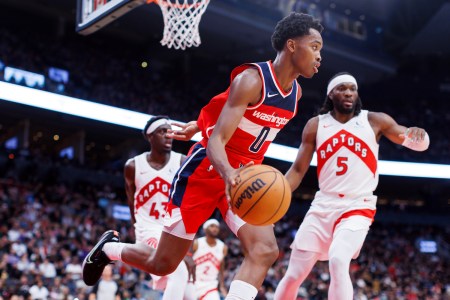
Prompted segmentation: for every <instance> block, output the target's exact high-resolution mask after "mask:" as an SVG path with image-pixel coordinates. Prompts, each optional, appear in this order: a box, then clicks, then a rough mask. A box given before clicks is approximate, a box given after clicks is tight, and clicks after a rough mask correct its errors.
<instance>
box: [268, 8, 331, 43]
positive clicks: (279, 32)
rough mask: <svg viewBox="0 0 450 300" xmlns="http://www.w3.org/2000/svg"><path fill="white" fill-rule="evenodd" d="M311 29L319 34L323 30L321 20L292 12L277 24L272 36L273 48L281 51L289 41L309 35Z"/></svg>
mask: <svg viewBox="0 0 450 300" xmlns="http://www.w3.org/2000/svg"><path fill="white" fill-rule="evenodd" d="M311 28H313V29H316V30H317V31H318V32H322V30H323V26H322V25H321V24H320V22H319V20H318V19H315V18H313V17H312V16H311V15H307V14H303V13H298V12H291V13H290V14H289V15H288V16H286V17H284V18H283V19H281V20H280V21H279V22H278V23H277V26H276V27H275V31H274V32H273V34H272V47H273V48H274V49H275V50H276V51H281V50H283V47H284V44H285V43H286V41H287V40H288V39H292V38H296V37H301V36H305V35H309V34H310V32H309V29H311Z"/></svg>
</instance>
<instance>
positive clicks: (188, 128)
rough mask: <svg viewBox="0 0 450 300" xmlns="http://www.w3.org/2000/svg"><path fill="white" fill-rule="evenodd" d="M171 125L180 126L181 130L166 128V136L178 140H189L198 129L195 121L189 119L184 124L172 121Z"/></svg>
mask: <svg viewBox="0 0 450 300" xmlns="http://www.w3.org/2000/svg"><path fill="white" fill-rule="evenodd" d="M172 125H173V126H177V127H180V128H181V130H173V129H169V130H167V133H166V137H168V138H172V139H174V140H179V141H190V140H191V139H192V137H193V136H194V135H195V134H196V133H197V132H199V131H200V128H198V126H197V121H190V122H188V123H186V124H182V123H178V122H172Z"/></svg>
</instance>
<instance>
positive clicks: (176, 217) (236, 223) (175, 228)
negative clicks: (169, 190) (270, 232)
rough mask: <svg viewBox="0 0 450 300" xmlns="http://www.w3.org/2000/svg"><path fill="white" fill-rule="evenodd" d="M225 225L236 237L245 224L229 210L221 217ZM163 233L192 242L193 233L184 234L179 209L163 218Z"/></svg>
mask: <svg viewBox="0 0 450 300" xmlns="http://www.w3.org/2000/svg"><path fill="white" fill-rule="evenodd" d="M222 217H224V219H225V223H227V225H228V228H230V230H231V231H232V232H233V233H234V234H235V235H236V236H237V232H238V231H239V229H240V228H241V227H242V226H243V225H244V224H246V223H245V222H244V221H243V220H242V219H241V218H239V217H238V216H237V215H235V214H234V213H233V212H232V211H231V209H230V208H229V209H228V210H227V213H226V215H225V216H222ZM163 231H164V232H167V233H169V234H171V235H174V236H177V237H179V238H182V239H187V240H191V241H192V240H194V238H195V233H186V228H185V226H184V223H183V218H182V216H181V212H180V209H179V208H174V209H173V210H172V214H171V215H170V214H166V216H165V217H164V228H163Z"/></svg>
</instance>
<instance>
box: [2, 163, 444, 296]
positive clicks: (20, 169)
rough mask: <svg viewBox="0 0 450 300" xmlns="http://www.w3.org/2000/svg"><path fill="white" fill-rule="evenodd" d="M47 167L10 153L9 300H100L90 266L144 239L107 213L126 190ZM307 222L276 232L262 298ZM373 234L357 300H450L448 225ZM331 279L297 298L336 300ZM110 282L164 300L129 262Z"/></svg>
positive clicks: (316, 278) (315, 282)
mask: <svg viewBox="0 0 450 300" xmlns="http://www.w3.org/2000/svg"><path fill="white" fill-rule="evenodd" d="M37 163H38V162H37V161H35V160H34V159H33V158H31V157H28V158H16V159H14V160H12V159H7V158H5V157H4V156H3V155H2V159H1V160H0V203H1V204H0V218H1V219H2V220H3V222H2V225H1V226H0V299H5V300H6V299H16V300H20V299H75V298H78V299H80V300H82V299H91V300H93V299H96V297H95V293H94V292H93V290H92V288H90V287H87V286H85V285H84V283H83V282H82V280H81V262H82V260H83V258H84V256H85V255H86V254H87V251H88V250H89V249H90V248H91V247H92V245H93V244H94V243H95V242H96V239H97V238H98V237H99V236H100V235H101V233H103V232H104V231H105V230H106V229H111V228H114V229H116V230H118V231H119V232H120V234H121V240H122V241H125V242H132V241H133V240H134V230H133V227H132V226H131V224H130V223H129V222H127V221H120V220H117V219H115V218H113V217H112V216H111V214H110V212H109V210H108V209H107V208H108V207H110V206H111V204H112V203H125V195H124V192H123V189H122V188H118V187H117V188H115V187H113V186H111V185H107V184H104V183H100V182H99V181H95V180H89V181H88V180H85V178H82V176H80V175H78V178H77V176H75V175H76V173H73V174H72V175H73V176H72V177H70V176H69V177H63V176H62V175H63V174H64V173H67V167H70V166H64V165H62V164H61V163H51V162H48V165H49V166H48V168H43V165H40V168H39V169H40V170H41V172H32V171H31V170H32V169H33V167H30V166H33V165H34V166H35V165H36V164H37ZM43 170H45V171H43ZM83 175H84V176H85V174H83ZM69 179H72V180H69ZM398 213H399V214H401V212H398ZM379 214H382V212H380V213H379ZM300 222H301V216H300V215H291V216H287V217H285V218H284V219H283V220H282V221H281V222H279V223H277V224H276V226H275V231H276V236H277V238H278V244H279V247H280V257H279V259H278V260H277V262H276V263H275V264H274V266H273V267H272V268H271V269H270V270H269V272H268V275H267V277H266V280H265V282H264V285H263V287H262V288H261V290H260V291H259V295H258V298H257V299H260V300H263V299H268V300H269V299H272V297H273V291H274V288H275V287H276V286H277V283H278V281H279V280H280V279H281V277H282V275H283V273H284V271H285V270H286V267H287V263H288V261H289V253H290V249H289V246H290V243H291V242H292V239H293V237H294V235H295V232H296V230H297V228H298V225H299V223H300ZM222 226H223V229H222V234H221V236H220V238H221V239H222V240H224V241H225V242H226V244H227V245H228V247H229V254H228V256H227V258H226V268H225V270H226V271H225V279H226V280H225V282H226V284H227V286H228V285H229V284H230V282H231V279H232V278H233V275H234V274H235V273H236V271H237V269H236V268H237V266H238V265H239V264H240V261H241V260H242V258H243V254H242V252H241V249H240V246H239V241H238V240H237V239H236V238H235V237H234V235H233V234H232V233H231V232H230V231H229V230H228V229H226V225H224V224H222ZM372 227H373V228H372V229H371V231H370V232H369V235H368V237H367V241H366V243H365V246H364V248H363V250H362V252H361V255H360V257H359V258H358V259H357V260H354V261H353V263H352V264H351V276H352V279H353V282H354V288H355V299H358V300H365V299H380V300H381V299H383V300H384V299H386V300H391V299H392V300H394V299H404V300H414V299H426V300H442V299H443V300H445V299H450V271H449V270H450V268H449V267H450V266H449V261H450V250H449V249H450V248H449V247H450V245H449V244H448V243H449V241H448V236H449V234H450V228H449V227H448V226H447V227H445V226H444V227H443V226H433V225H406V224H398V223H397V224H393V223H379V222H377V221H376V222H375V224H374V225H373V226H372ZM200 234H201V232H200ZM420 240H429V241H435V242H436V243H437V245H438V246H437V249H436V253H422V252H421V251H419V248H418V243H419V241H420ZM432 252H433V251H432ZM329 279H330V277H329V271H328V266H327V264H326V263H324V262H322V263H319V264H317V265H316V267H315V268H314V269H313V271H312V273H311V274H310V276H309V277H308V279H307V280H306V281H305V283H304V284H303V285H302V287H301V289H300V290H299V294H298V298H297V299H302V300H303V299H310V300H319V299H326V298H327V290H328V285H329ZM102 280H112V281H111V284H113V285H117V288H118V291H119V296H118V298H117V299H136V300H140V299H159V298H158V297H159V293H157V292H156V291H153V290H152V289H151V282H150V280H151V277H150V276H149V275H147V274H144V273H142V272H140V271H138V270H136V269H132V268H130V267H128V266H125V265H123V264H121V263H116V264H115V265H113V267H112V276H109V278H108V276H107V275H105V276H104V277H103V279H102Z"/></svg>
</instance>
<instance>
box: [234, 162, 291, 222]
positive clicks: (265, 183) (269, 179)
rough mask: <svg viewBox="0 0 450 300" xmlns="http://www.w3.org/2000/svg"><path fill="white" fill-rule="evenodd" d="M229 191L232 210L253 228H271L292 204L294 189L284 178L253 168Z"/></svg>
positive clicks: (266, 169) (275, 172)
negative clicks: (292, 189)
mask: <svg viewBox="0 0 450 300" xmlns="http://www.w3.org/2000/svg"><path fill="white" fill-rule="evenodd" d="M239 177H240V181H239V182H238V184H237V185H236V186H234V187H231V189H230V195H231V209H232V210H233V212H234V213H235V214H237V215H238V216H239V217H240V218H241V219H242V220H244V221H245V222H247V223H249V224H252V225H259V226H263V225H270V224H274V223H276V222H277V221H278V220H280V219H281V218H282V217H283V216H284V215H285V214H286V212H287V210H288V208H289V205H290V204H291V188H290V186H289V183H288V182H287V180H286V178H285V177H284V176H283V174H281V173H280V171H278V170H277V169H275V168H272V167H270V166H267V165H254V166H250V167H248V168H245V169H243V170H242V171H241V173H240V174H239Z"/></svg>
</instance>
